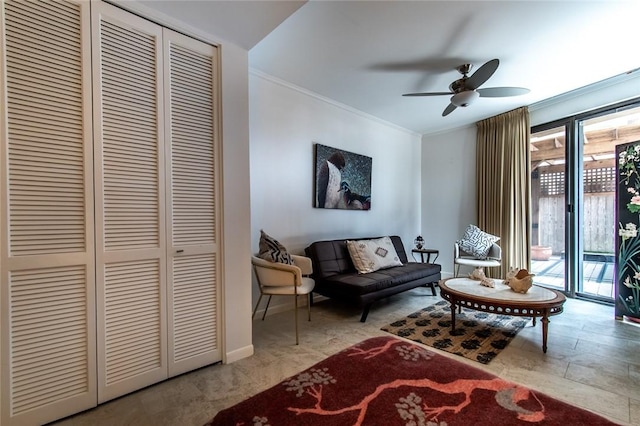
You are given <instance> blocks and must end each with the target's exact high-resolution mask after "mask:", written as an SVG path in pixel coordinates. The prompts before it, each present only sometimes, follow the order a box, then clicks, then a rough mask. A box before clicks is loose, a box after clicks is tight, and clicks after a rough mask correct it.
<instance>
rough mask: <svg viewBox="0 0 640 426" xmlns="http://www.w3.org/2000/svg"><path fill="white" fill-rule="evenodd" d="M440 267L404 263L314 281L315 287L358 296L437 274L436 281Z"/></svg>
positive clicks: (428, 264) (430, 264) (436, 265)
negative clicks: (319, 281) (372, 270)
mask: <svg viewBox="0 0 640 426" xmlns="http://www.w3.org/2000/svg"><path fill="white" fill-rule="evenodd" d="M440 269H441V266H440V265H438V264H433V263H405V264H404V265H402V266H394V267H392V268H388V269H381V270H378V271H375V272H371V273H368V274H356V273H355V271H354V272H350V273H343V274H336V275H333V276H330V277H328V278H326V279H325V280H324V281H323V282H321V283H318V282H316V287H317V288H318V290H322V288H321V287H322V286H332V287H334V288H333V289H331V288H330V289H329V290H330V291H331V290H334V291H335V292H339V293H341V294H343V295H346V296H350V297H359V296H363V295H366V294H369V293H375V292H377V291H381V290H385V289H387V288H391V287H396V286H399V285H402V284H406V283H409V282H412V281H417V280H420V279H422V278H427V277H431V276H434V275H437V276H438V278H437V279H436V281H437V280H438V279H439V278H440V277H439V274H440ZM320 292H321V291H320Z"/></svg>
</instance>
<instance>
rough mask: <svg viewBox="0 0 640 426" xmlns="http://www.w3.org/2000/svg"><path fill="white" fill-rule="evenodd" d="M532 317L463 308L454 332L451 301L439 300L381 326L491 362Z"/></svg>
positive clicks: (420, 340)
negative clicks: (452, 328) (452, 330)
mask: <svg viewBox="0 0 640 426" xmlns="http://www.w3.org/2000/svg"><path fill="white" fill-rule="evenodd" d="M529 321H531V320H530V319H529V318H524V317H513V316H509V315H498V314H490V313H486V312H479V311H474V310H471V309H464V308H463V309H462V313H458V312H456V331H455V332H454V333H451V308H450V305H449V302H447V301H444V300H442V301H440V302H438V303H436V304H435V305H431V306H428V307H426V308H424V309H422V310H420V311H418V312H414V313H412V314H411V315H409V316H408V317H406V318H404V319H401V320H399V321H395V322H392V323H391V324H389V325H387V326H384V327H382V330H383V331H386V332H389V333H391V334H395V335H396V336H400V337H404V338H406V339H409V340H413V341H414V342H419V343H423V344H425V345H429V346H432V347H434V348H436V349H441V350H443V351H447V352H450V353H452V354H456V355H460V356H463V357H465V358H469V359H472V360H474V361H478V362H481V363H483V364H488V363H489V362H490V361H491V360H492V359H493V358H495V357H496V355H498V353H500V351H501V350H503V349H504V348H506V347H507V344H509V342H510V341H511V340H512V339H513V338H514V337H515V336H516V334H518V331H520V330H522V328H523V327H524V326H525V325H526V324H527V323H528V322H529Z"/></svg>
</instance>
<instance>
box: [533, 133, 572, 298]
mask: <svg viewBox="0 0 640 426" xmlns="http://www.w3.org/2000/svg"><path fill="white" fill-rule="evenodd" d="M566 133H567V130H566V126H564V125H562V126H553V127H550V128H542V129H540V130H538V131H536V132H534V133H532V134H531V146H530V150H531V227H532V229H531V267H532V271H533V273H534V274H535V277H534V282H535V283H536V284H541V285H545V286H548V287H552V288H556V289H559V290H565V282H566V279H565V258H566V250H565V229H566V228H565V218H566V201H565V176H566V173H565V171H566V159H565V155H566V153H565V147H566V140H567V137H566Z"/></svg>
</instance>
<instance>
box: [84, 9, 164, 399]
mask: <svg viewBox="0 0 640 426" xmlns="http://www.w3.org/2000/svg"><path fill="white" fill-rule="evenodd" d="M92 22H93V25H92V27H93V39H92V41H93V55H94V56H93V70H94V126H95V131H94V139H95V161H96V163H95V170H96V179H95V182H96V271H97V274H96V284H97V311H98V401H99V402H104V401H108V400H110V399H113V398H115V397H117V396H120V395H123V394H125V393H128V392H131V391H133V390H136V389H140V388H142V387H144V386H148V385H150V384H152V383H155V382H158V381H160V380H163V379H165V378H167V371H168V370H167V340H166V335H167V330H166V323H167V321H166V260H165V259H166V251H165V250H166V249H165V237H164V232H165V231H164V229H165V219H164V217H165V213H164V211H165V209H164V205H165V199H164V172H163V169H164V161H165V159H164V142H163V137H162V133H163V129H162V127H161V123H162V122H163V119H162V116H163V93H162V90H161V87H162V66H161V63H162V28H161V27H159V26H157V25H155V24H153V23H150V22H149V21H146V20H144V19H141V18H138V17H136V16H133V15H131V14H129V13H126V12H124V11H122V10H120V9H118V8H116V7H113V6H111V5H108V4H105V3H98V4H94V5H93V9H92Z"/></svg>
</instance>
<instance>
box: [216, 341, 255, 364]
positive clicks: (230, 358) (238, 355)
mask: <svg viewBox="0 0 640 426" xmlns="http://www.w3.org/2000/svg"><path fill="white" fill-rule="evenodd" d="M252 355H253V345H248V346H245V347H243V348H240V349H236V350H234V351H231V352H227V353H226V354H225V357H224V359H223V360H222V362H223V363H224V364H231V363H232V362H236V361H240V360H241V359H244V358H249V357H250V356H252Z"/></svg>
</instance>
